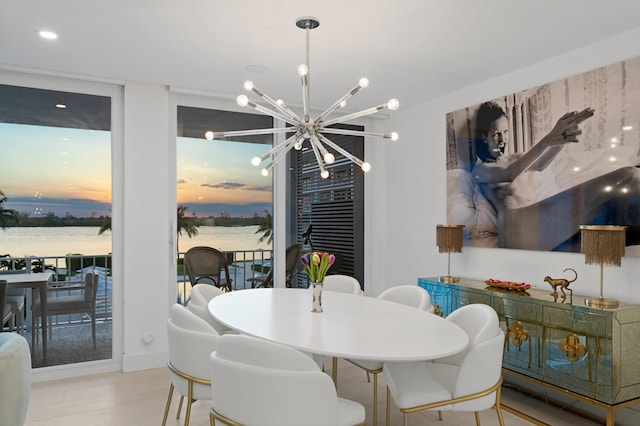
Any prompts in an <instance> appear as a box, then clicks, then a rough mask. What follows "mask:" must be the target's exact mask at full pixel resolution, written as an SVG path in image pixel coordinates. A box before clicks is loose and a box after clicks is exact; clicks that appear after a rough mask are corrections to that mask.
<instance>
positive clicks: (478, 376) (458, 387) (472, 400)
mask: <svg viewBox="0 0 640 426" xmlns="http://www.w3.org/2000/svg"><path fill="white" fill-rule="evenodd" d="M447 320H449V321H452V322H453V323H455V324H457V325H459V326H460V327H461V328H462V329H463V330H464V331H465V332H466V333H467V335H468V336H469V346H468V347H467V349H466V350H464V351H463V352H461V353H459V354H456V355H453V356H449V357H446V358H441V359H437V360H434V361H432V362H428V361H417V362H403V363H399V362H395V363H394V362H387V363H385V364H384V367H383V370H382V374H383V375H384V378H385V380H386V382H387V425H388V424H389V415H390V400H391V398H393V400H394V401H395V403H396V405H397V406H398V408H399V409H400V411H401V412H402V413H403V421H404V425H405V426H406V425H407V422H408V414H409V413H410V412H416V411H421V410H438V417H439V418H440V420H442V412H441V411H442V410H450V411H473V412H474V413H475V418H476V424H477V425H478V426H479V425H480V416H479V414H478V412H479V411H481V410H486V409H489V408H495V410H496V413H497V415H498V421H499V423H500V425H501V426H503V425H504V419H503V417H502V412H501V411H500V390H501V386H502V358H503V351H504V332H503V331H502V330H501V329H500V327H499V322H498V315H497V313H496V311H495V310H494V309H493V308H492V307H490V306H489V305H485V304H470V305H466V306H463V307H461V308H459V309H457V310H455V311H454V312H452V313H451V314H450V315H449V316H448V317H447ZM425 344H437V342H425Z"/></svg>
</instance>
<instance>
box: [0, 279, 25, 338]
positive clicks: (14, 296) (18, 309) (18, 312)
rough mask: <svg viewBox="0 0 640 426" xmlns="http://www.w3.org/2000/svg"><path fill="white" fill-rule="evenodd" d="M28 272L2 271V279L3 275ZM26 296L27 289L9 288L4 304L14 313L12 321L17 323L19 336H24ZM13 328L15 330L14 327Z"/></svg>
mask: <svg viewBox="0 0 640 426" xmlns="http://www.w3.org/2000/svg"><path fill="white" fill-rule="evenodd" d="M26 272H27V270H26V269H24V270H8V271H0V279H1V278H2V275H9V274H24V273H26ZM25 296H26V291H25V289H23V288H10V287H7V295H6V297H5V300H4V303H6V304H7V305H9V308H10V310H11V313H13V315H14V317H13V318H12V319H11V320H12V321H13V322H14V323H15V324H14V325H15V329H16V331H17V332H18V333H19V334H22V320H23V319H24V307H25ZM5 312H6V311H5ZM11 328H12V329H13V328H14V327H11Z"/></svg>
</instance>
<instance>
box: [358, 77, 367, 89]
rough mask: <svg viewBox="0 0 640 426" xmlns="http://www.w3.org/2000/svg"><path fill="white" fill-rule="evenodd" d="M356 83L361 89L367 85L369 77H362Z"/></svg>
mask: <svg viewBox="0 0 640 426" xmlns="http://www.w3.org/2000/svg"><path fill="white" fill-rule="evenodd" d="M358 85H359V86H360V87H362V88H363V89H364V88H366V87H368V86H369V79H368V78H366V77H362V78H361V79H360V81H359V82H358Z"/></svg>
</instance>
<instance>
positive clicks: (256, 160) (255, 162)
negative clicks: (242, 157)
mask: <svg viewBox="0 0 640 426" xmlns="http://www.w3.org/2000/svg"><path fill="white" fill-rule="evenodd" d="M260 163H262V160H261V159H260V157H253V158H252V159H251V165H252V166H259V165H260Z"/></svg>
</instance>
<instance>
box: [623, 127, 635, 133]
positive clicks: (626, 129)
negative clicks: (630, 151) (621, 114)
mask: <svg viewBox="0 0 640 426" xmlns="http://www.w3.org/2000/svg"><path fill="white" fill-rule="evenodd" d="M622 130H624V131H625V132H628V131H629V130H633V126H623V127H622Z"/></svg>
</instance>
